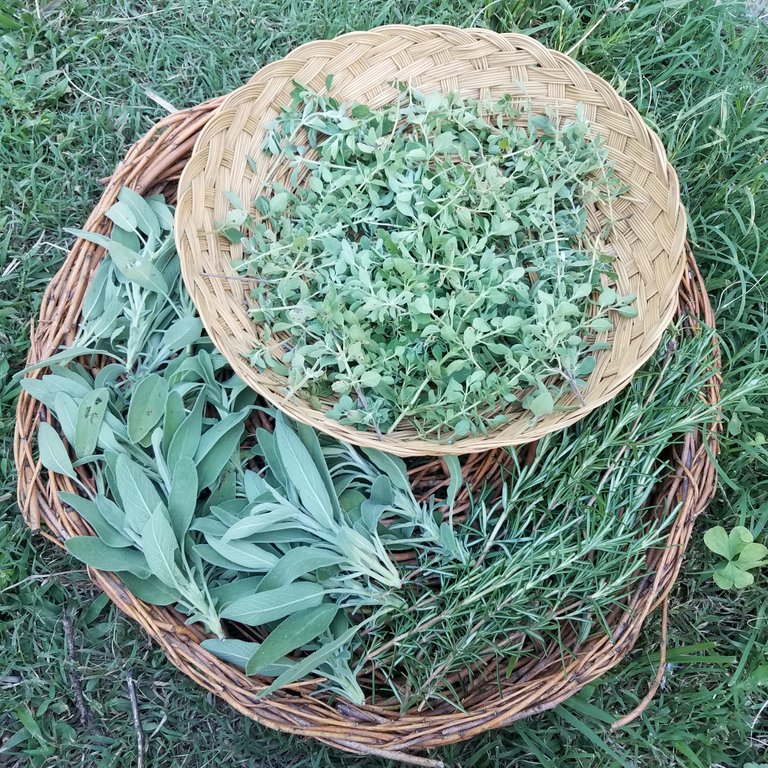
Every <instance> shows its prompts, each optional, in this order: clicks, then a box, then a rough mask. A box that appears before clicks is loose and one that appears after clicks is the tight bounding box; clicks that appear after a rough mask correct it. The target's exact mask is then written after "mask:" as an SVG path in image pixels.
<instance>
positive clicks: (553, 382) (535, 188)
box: [222, 87, 636, 441]
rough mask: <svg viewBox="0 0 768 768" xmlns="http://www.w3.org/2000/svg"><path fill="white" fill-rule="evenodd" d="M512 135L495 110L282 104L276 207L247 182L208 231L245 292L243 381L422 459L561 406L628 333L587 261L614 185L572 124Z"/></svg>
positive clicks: (272, 197) (541, 125)
mask: <svg viewBox="0 0 768 768" xmlns="http://www.w3.org/2000/svg"><path fill="white" fill-rule="evenodd" d="M519 123H520V113H519V111H518V110H517V109H516V108H515V107H514V105H513V102H512V101H511V100H510V99H509V98H506V99H502V100H501V101H499V102H497V103H495V104H482V103H479V102H476V101H472V100H462V99H461V98H460V97H459V96H458V95H456V94H449V95H441V94H439V93H431V94H428V95H426V96H424V95H421V94H419V93H416V92H410V91H407V90H402V91H401V92H400V98H399V100H398V101H397V102H395V103H393V104H390V105H388V106H385V107H383V108H381V109H370V108H369V107H367V106H364V105H360V104H358V105H355V106H351V107H350V106H348V105H345V104H341V103H339V102H338V101H337V100H336V99H335V98H332V97H330V96H323V95H318V94H314V93H311V92H308V91H306V90H305V89H302V88H301V87H297V89H296V91H295V93H294V98H293V101H292V103H291V104H290V105H289V106H288V107H287V108H285V109H284V110H283V112H282V113H281V114H280V115H279V117H278V118H277V119H276V121H275V122H274V124H273V126H272V128H271V130H270V131H269V132H268V135H267V139H266V142H265V145H264V151H265V152H267V153H270V154H273V155H278V156H280V162H282V163H289V164H290V165H291V166H292V167H293V175H292V177H291V182H292V184H295V185H296V186H295V188H292V189H288V188H285V187H283V186H280V185H279V184H277V183H271V184H270V183H269V182H268V181H267V182H265V184H264V187H263V189H262V190H261V191H262V194H259V195H258V196H257V197H256V198H255V200H254V201H253V204H254V208H255V209H256V211H257V213H253V215H252V214H251V212H249V210H247V209H246V208H245V207H244V206H243V204H242V203H241V202H240V201H239V200H238V199H237V198H236V197H234V196H232V195H230V196H229V198H230V200H231V202H232V203H233V205H234V206H235V208H234V210H233V211H231V212H230V214H229V217H228V219H227V221H226V223H225V224H224V225H223V227H222V231H223V232H224V234H226V235H227V236H228V237H229V238H230V239H232V240H233V241H235V242H242V243H243V245H244V250H245V256H244V259H243V260H242V262H240V263H237V264H236V267H237V268H238V269H239V270H240V271H241V272H242V273H243V274H245V275H248V276H251V277H253V278H255V280H254V287H253V292H252V296H253V300H254V309H253V318H254V320H255V321H256V322H257V324H258V329H259V330H258V334H256V335H257V340H256V342H255V343H256V348H255V350H254V352H253V354H252V357H251V359H252V361H253V363H254V364H255V365H256V366H257V367H259V368H261V369H265V368H269V369H272V370H273V371H276V372H277V373H279V374H281V375H283V376H285V377H286V380H287V390H288V391H289V393H290V394H292V395H294V394H295V395H297V396H300V397H302V398H304V399H307V400H308V401H309V402H310V403H312V404H314V405H316V406H317V405H318V404H319V403H320V402H321V401H323V402H327V401H328V399H329V398H331V399H333V400H334V405H333V407H332V408H331V409H330V410H329V411H328V412H327V415H328V416H330V417H332V418H335V419H338V420H340V421H342V422H343V423H345V424H352V425H356V426H357V427H358V428H359V429H376V430H377V431H379V432H391V431H392V430H394V429H396V428H397V427H398V426H401V425H404V423H405V424H410V425H411V426H413V427H414V428H415V429H416V430H417V431H418V433H419V435H421V436H422V437H424V438H428V439H430V440H440V441H444V440H447V441H450V440H452V439H456V438H460V437H464V436H466V435H469V434H483V433H485V432H486V431H487V430H489V429H493V428H495V427H498V426H499V425H501V424H504V423H505V422H506V421H508V419H509V414H510V412H511V411H514V410H519V408H523V409H525V410H527V411H529V412H530V414H531V415H532V417H534V418H538V417H541V416H544V415H546V414H548V413H551V412H552V410H553V409H555V408H557V407H558V406H557V401H558V398H559V397H560V396H561V395H562V394H563V393H564V391H570V390H574V391H576V393H577V394H578V393H579V390H580V388H581V387H583V386H584V385H585V380H586V377H588V376H589V374H590V372H591V371H592V370H593V368H594V365H595V360H594V357H593V356H592V353H593V352H594V351H595V350H598V349H603V348H606V347H607V346H608V345H607V343H606V342H605V341H603V340H602V337H601V339H600V340H597V339H596V336H597V334H600V333H604V332H607V331H610V330H611V328H612V322H611V319H610V318H611V316H612V315H614V314H618V315H623V316H626V317H631V316H634V314H636V310H635V309H634V307H632V306H631V303H632V301H633V300H634V296H629V295H628V296H620V295H618V294H617V292H616V291H615V290H614V289H613V288H611V287H610V286H609V282H610V278H611V277H612V271H611V269H612V268H611V262H612V259H611V258H610V257H609V256H608V254H607V253H606V249H605V246H604V241H605V238H606V237H607V235H608V231H609V227H610V222H611V221H612V215H611V206H612V202H613V200H614V199H615V198H616V196H617V195H618V194H619V192H620V191H621V190H620V183H619V180H618V178H617V177H616V175H615V173H614V172H613V171H612V169H611V168H610V166H609V165H608V163H607V159H606V151H605V149H604V148H603V147H602V146H601V144H600V141H599V139H598V138H596V137H594V136H592V135H591V134H590V128H589V125H588V124H587V122H586V121H585V120H584V119H582V118H581V117H579V118H577V119H573V120H563V121H559V120H558V119H557V117H556V116H554V115H553V116H550V117H546V116H543V115H537V114H533V113H530V114H527V122H525V124H523V125H520V124H519ZM596 206H599V207H600V208H601V210H602V211H603V213H602V214H601V217H602V219H603V220H605V221H606V222H607V223H606V225H605V227H604V228H603V230H602V231H590V229H589V224H588V217H587V212H588V209H590V208H593V209H594V208H596ZM593 226H594V225H593ZM244 233H247V236H245V237H244Z"/></svg>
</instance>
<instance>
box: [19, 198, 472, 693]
mask: <svg viewBox="0 0 768 768" xmlns="http://www.w3.org/2000/svg"><path fill="white" fill-rule="evenodd" d="M108 215H109V216H110V218H111V219H112V220H113V221H114V223H115V226H114V228H113V232H112V236H111V237H109V238H107V237H104V236H101V235H94V234H92V233H85V232H78V233H77V234H80V235H81V236H83V237H86V238H88V239H92V240H93V241H94V242H96V243H97V244H99V245H101V246H103V247H104V248H105V249H106V251H107V253H108V256H107V257H106V258H105V259H104V260H103V261H102V263H101V264H100V266H99V267H98V269H97V271H96V274H95V276H94V279H93V281H92V284H91V287H90V289H89V292H88V294H87V296H86V298H85V302H84V307H85V310H84V316H83V319H82V322H81V325H80V329H79V333H78V336H77V338H76V340H75V342H74V345H73V346H72V347H70V348H69V349H67V350H63V351H62V352H61V353H59V354H57V355H55V356H54V357H53V358H51V359H50V360H49V361H48V364H49V365H50V373H48V374H46V375H44V376H43V377H42V378H40V379H33V378H30V379H25V380H24V381H23V382H22V386H23V387H24V388H25V389H26V390H27V391H28V392H29V393H30V394H31V395H32V396H34V397H35V398H36V399H38V400H39V401H40V402H41V403H43V404H44V405H45V406H46V407H47V408H48V409H49V411H50V412H51V413H52V414H53V416H54V417H55V418H56V420H57V421H58V423H59V424H60V426H61V431H62V433H63V435H64V437H65V438H66V441H67V443H69V445H70V446H72V448H73V449H74V453H75V461H74V462H73V461H72V460H71V458H70V455H69V453H68V451H67V448H66V446H65V444H64V442H63V441H62V439H61V437H60V436H59V434H58V433H57V431H56V430H55V429H54V428H53V427H52V426H51V425H49V424H47V423H44V424H43V425H41V429H40V432H39V435H38V444H39V450H40V456H41V459H42V461H43V464H44V465H45V466H46V467H47V468H48V469H50V470H52V471H56V472H59V473H61V474H64V475H67V476H69V477H71V478H72V479H73V480H75V481H76V482H77V483H78V484H79V486H80V488H81V491H82V493H83V495H77V494H69V493H67V494H62V501H64V502H65V503H67V504H68V505H70V506H72V507H73V508H74V509H75V510H76V511H77V512H78V513H79V514H80V515H81V516H82V517H83V518H84V519H86V520H87V521H88V522H89V523H90V525H91V527H92V528H93V530H94V531H95V533H96V535H95V536H78V537H73V538H70V539H69V540H68V541H67V549H68V550H69V551H70V552H71V553H72V554H73V555H74V556H76V557H77V558H79V559H80V560H82V561H83V562H85V563H86V564H88V565H90V566H92V567H94V568H99V569H102V570H109V571H114V572H116V573H118V574H119V575H120V577H121V579H122V580H123V582H124V583H125V585H126V587H127V588H128V589H129V590H131V591H132V592H133V593H134V594H136V595H137V597H139V598H141V599H142V600H145V601H146V602H150V603H155V604H159V605H167V604H175V605H176V607H177V608H178V609H179V610H180V611H181V612H182V613H185V614H186V615H188V616H189V620H190V621H200V622H202V623H203V624H204V625H205V626H206V627H207V628H208V629H209V631H210V632H212V633H213V634H215V635H217V636H218V637H219V638H222V639H220V640H217V641H215V642H214V641H211V642H210V643H209V645H210V647H211V648H212V649H213V650H214V651H216V652H221V651H222V649H224V652H225V653H227V654H229V653H231V649H232V647H233V645H232V644H233V643H235V642H240V641H234V640H232V641H230V640H225V639H224V636H225V634H226V633H225V630H224V627H223V625H222V620H224V619H226V620H230V621H236V622H238V623H240V624H246V625H252V626H256V627H266V628H268V629H271V630H274V631H276V635H275V639H273V640H270V639H269V638H270V637H272V634H271V633H269V634H267V640H266V641H265V643H264V644H263V645H264V646H265V647H262V646H261V645H259V644H251V645H249V646H248V648H249V649H250V651H251V654H250V655H251V656H254V658H255V660H254V661H253V662H251V663H248V664H247V665H246V666H247V669H248V671H249V672H254V673H256V672H258V673H259V674H263V675H267V676H269V675H278V676H279V675H283V677H281V678H280V682H279V683H278V685H281V684H283V682H284V681H285V680H286V679H288V677H291V676H293V675H297V674H299V673H298V672H296V670H295V669H294V662H292V661H291V660H289V659H287V658H285V656H286V654H289V653H291V652H292V651H294V650H297V649H300V648H301V649H305V650H310V651H313V652H314V653H317V654H318V655H316V656H312V658H315V659H316V660H318V664H322V665H323V675H325V676H327V677H329V679H331V680H336V685H339V686H341V685H343V686H346V687H345V688H343V692H344V693H345V695H347V696H348V697H351V698H354V699H359V697H360V695H359V689H357V688H356V687H355V686H356V684H354V683H353V681H354V675H353V674H352V672H351V671H350V670H349V669H348V668H347V667H346V666H345V659H348V658H349V650H348V648H347V647H346V646H347V645H349V644H350V643H352V642H353V641H354V638H355V636H356V632H357V628H356V627H351V626H349V622H348V621H347V620H346V618H345V617H344V614H343V613H341V614H340V613H339V609H340V608H344V607H350V608H351V607H355V608H359V607H361V606H375V607H386V606H390V607H391V606H392V605H396V604H397V603H398V598H397V596H396V594H395V590H396V589H397V587H399V586H400V574H399V573H398V571H397V569H396V568H395V566H394V565H393V563H392V561H391V560H390V559H389V556H388V554H387V549H386V547H387V546H388V545H389V546H394V547H397V546H398V545H399V544H401V543H402V532H396V528H395V527H393V528H392V530H391V531H390V530H389V529H387V528H384V527H382V526H379V525H378V521H379V519H380V517H381V515H382V514H384V513H387V514H391V515H394V516H395V517H396V518H397V519H398V521H399V525H400V526H401V527H402V526H405V528H407V530H408V533H409V534H412V533H413V531H414V530H420V531H423V535H422V536H421V537H420V538H419V541H420V542H421V543H422V544H423V545H425V546H427V545H433V546H434V547H435V548H436V549H437V550H440V551H442V552H443V555H444V556H445V557H447V558H448V559H450V558H453V557H457V556H458V557H461V555H462V551H461V549H460V547H459V546H458V544H457V542H456V541H455V538H454V537H453V536H452V535H450V534H448V533H446V531H442V532H441V530H440V526H439V525H438V524H437V522H436V513H435V511H434V510H433V509H429V508H426V507H423V506H422V505H420V504H418V503H417V502H416V501H415V499H414V498H413V496H412V494H410V491H409V487H408V481H407V476H406V474H405V467H404V465H402V463H397V462H396V461H395V460H390V459H389V457H385V456H384V455H383V454H382V455H379V453H378V452H376V451H371V452H370V456H371V460H366V459H363V458H362V457H361V456H359V455H358V454H357V453H356V452H355V451H354V450H353V449H351V448H349V447H348V446H344V445H342V444H339V443H337V442H336V441H324V443H323V444H322V445H321V442H320V440H319V439H318V436H317V435H316V434H315V433H314V432H313V431H312V430H311V429H308V428H306V427H303V426H301V425H299V426H297V427H294V425H292V424H291V423H290V422H289V421H288V420H287V419H285V418H282V417H280V416H276V417H275V418H276V426H275V430H274V433H271V432H269V431H267V430H265V429H264V428H259V429H257V430H256V433H255V435H253V436H252V435H249V432H248V428H247V422H248V419H249V417H250V416H251V415H252V413H253V411H254V408H255V407H256V396H255V393H253V392H252V390H250V389H249V388H247V387H246V386H245V385H244V384H243V383H242V382H241V381H240V380H239V379H238V378H237V377H235V376H234V375H233V374H232V372H231V370H230V369H229V368H228V367H227V365H226V363H225V360H224V358H223V357H222V356H221V355H220V354H219V353H218V352H216V351H215V350H214V349H213V348H212V346H211V344H210V342H209V340H208V339H207V337H205V336H203V335H202V325H201V324H200V321H199V319H198V318H197V316H196V314H195V311H194V307H193V305H192V304H191V302H190V300H189V296H188V294H187V293H186V291H185V290H184V288H183V286H182V283H181V280H180V274H179V269H178V259H177V257H176V254H175V251H174V249H173V245H172V242H173V238H172V233H171V226H172V221H173V217H172V212H171V209H169V208H168V207H167V206H165V204H164V203H163V202H162V200H161V199H160V198H150V199H149V200H144V199H143V198H141V197H140V196H138V195H136V194H135V193H134V192H132V191H131V190H123V191H122V192H121V193H120V197H119V201H118V203H116V205H115V206H114V207H113V208H112V209H110V211H109V212H108ZM129 252H130V253H129ZM116 255H117V256H116ZM88 354H91V355H103V356H105V357H107V358H109V359H110V360H111V362H110V363H109V364H107V365H105V366H103V367H101V368H100V369H99V370H98V371H97V372H96V373H95V375H93V374H92V373H91V371H90V370H88V369H87V368H85V367H84V366H82V365H81V364H76V363H70V364H69V365H62V364H61V363H63V362H66V361H67V360H70V359H71V358H73V357H74V356H83V355H88ZM253 438H255V440H254V439H253ZM249 442H250V443H252V444H253V447H252V448H251V449H250V450H245V451H244V450H242V446H243V445H246V446H247V445H248V443H249ZM259 464H261V465H262V466H261V469H259V468H258V465H259ZM83 465H88V468H89V471H90V473H91V474H92V476H93V478H94V480H95V484H96V493H93V492H91V491H90V490H89V488H88V487H87V486H85V485H84V484H82V483H80V480H79V478H78V475H77V472H76V467H79V466H83ZM377 466H380V467H382V468H381V469H378V468H377ZM254 467H256V469H254ZM456 469H458V468H456ZM331 473H333V476H334V477H333V478H332V476H331ZM459 477H460V475H459ZM457 479H458V478H457ZM393 483H394V485H395V488H393ZM455 487H456V483H454V488H455ZM406 489H407V490H406ZM453 493H454V495H455V490H454V491H453ZM449 503H451V502H449ZM430 536H434V540H430V538H429V537H430ZM340 637H343V638H344V642H342V643H340V642H339V638H340ZM235 647H237V648H239V649H240V650H241V651H242V649H243V648H244V647H245V646H243V645H242V644H240V645H237V646H235ZM329 648H333V649H335V650H333V651H330V650H329ZM257 652H258V653H257ZM321 659H325V660H321ZM276 664H277V667H276V666H275V665H276ZM307 665H308V662H307V661H306V660H303V661H302V663H301V667H300V668H299V669H300V670H303V671H302V672H301V673H300V676H301V675H305V674H308V673H310V672H312V671H313V669H314V667H312V666H307ZM276 670H277V671H276Z"/></svg>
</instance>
